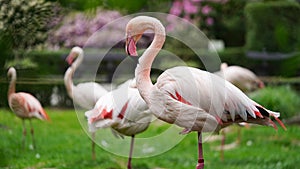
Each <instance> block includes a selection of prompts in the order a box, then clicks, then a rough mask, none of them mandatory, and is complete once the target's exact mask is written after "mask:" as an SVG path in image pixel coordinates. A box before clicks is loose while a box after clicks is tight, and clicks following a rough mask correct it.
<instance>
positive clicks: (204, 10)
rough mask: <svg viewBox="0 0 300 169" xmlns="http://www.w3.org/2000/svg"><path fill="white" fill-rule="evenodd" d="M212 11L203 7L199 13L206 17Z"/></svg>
mask: <svg viewBox="0 0 300 169" xmlns="http://www.w3.org/2000/svg"><path fill="white" fill-rule="evenodd" d="M211 11H212V8H211V7H210V6H208V5H205V6H204V7H202V10H201V12H202V13H203V14H204V15H207V14H209V13H210V12H211Z"/></svg>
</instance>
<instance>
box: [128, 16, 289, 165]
mask: <svg viewBox="0 0 300 169" xmlns="http://www.w3.org/2000/svg"><path fill="white" fill-rule="evenodd" d="M146 30H151V31H153V32H154V39H153V41H152V43H151V44H150V46H149V47H148V48H147V49H146V50H145V52H144V53H143V55H142V56H141V57H140V58H139V60H138V65H137V67H136V69H135V78H136V85H137V88H138V90H139V92H140V94H141V96H142V98H143V99H144V100H145V102H146V103H147V105H148V107H149V109H150V111H151V112H152V113H153V114H154V115H155V116H156V117H158V118H159V119H161V120H163V121H165V122H168V123H171V124H176V125H178V126H180V127H182V128H184V129H183V130H182V132H181V133H182V134H187V133H190V132H191V131H197V132H198V139H199V140H198V155H199V158H198V164H197V167H196V168H197V169H202V168H204V159H203V152H202V141H201V139H202V136H201V132H213V131H219V130H220V129H221V128H224V127H226V126H228V125H231V124H232V123H239V122H243V121H246V122H249V123H256V124H260V125H266V126H273V127H274V128H276V125H275V123H274V122H273V121H272V120H271V119H270V116H272V117H274V118H275V119H276V120H277V121H278V122H279V124H280V125H281V126H282V127H283V128H285V126H284V125H283V123H282V122H281V121H280V120H279V119H278V117H279V116H280V113H277V112H273V111H270V110H268V109H266V108H264V107H262V106H261V105H259V104H258V103H256V102H254V101H253V100H251V99H249V98H248V97H247V96H246V95H245V94H244V93H243V92H242V91H240V90H239V89H238V88H237V87H235V86H234V85H232V84H231V83H229V82H228V81H226V80H224V79H222V78H221V77H219V76H217V75H214V74H212V73H209V72H206V71H202V70H199V69H196V68H192V67H186V66H178V67H174V68H171V69H168V70H166V71H165V72H163V73H162V74H161V75H160V76H159V77H158V79H157V82H156V84H155V85H153V84H152V82H151V79H150V71H151V65H152V62H153V60H154V58H155V57H156V55H157V54H158V53H159V51H160V50H161V48H162V46H163V44H164V41H165V29H164V26H163V25H162V24H161V22H160V21H159V20H157V19H156V18H153V17H148V16H138V17H135V18H133V19H131V20H130V21H129V22H128V24H127V26H126V49H125V50H126V52H127V53H128V54H129V55H131V56H137V55H138V54H137V50H136V43H137V41H138V40H139V39H140V37H141V36H142V34H143V33H144V32H145V31H146Z"/></svg>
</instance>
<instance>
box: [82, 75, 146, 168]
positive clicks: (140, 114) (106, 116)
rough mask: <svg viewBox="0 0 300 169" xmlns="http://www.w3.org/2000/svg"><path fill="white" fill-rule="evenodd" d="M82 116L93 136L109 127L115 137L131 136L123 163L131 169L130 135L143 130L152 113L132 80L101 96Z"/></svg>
mask: <svg viewBox="0 0 300 169" xmlns="http://www.w3.org/2000/svg"><path fill="white" fill-rule="evenodd" d="M85 115H86V117H87V119H88V124H89V130H90V131H91V132H93V133H94V132H96V130H97V129H99V128H111V129H112V131H113V133H114V134H115V135H116V136H120V137H123V135H125V136H131V144H130V151H129V156H128V163H127V168H128V169H131V158H132V153H133V145H134V136H135V135H136V134H138V133H141V132H143V131H145V130H146V129H147V128H148V125H149V124H150V121H151V118H152V113H151V112H150V111H149V109H148V106H147V104H146V103H145V102H144V100H143V99H142V98H141V96H140V94H139V91H138V90H137V88H136V85H135V79H133V80H128V81H127V82H125V83H123V84H122V85H120V86H119V87H118V88H117V89H115V90H113V91H111V92H108V93H107V94H105V95H104V96H102V97H101V98H100V99H99V100H98V101H97V104H96V105H95V108H94V109H92V110H90V111H87V112H86V113H85Z"/></svg>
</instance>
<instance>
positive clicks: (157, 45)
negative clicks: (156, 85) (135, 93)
mask: <svg viewBox="0 0 300 169" xmlns="http://www.w3.org/2000/svg"><path fill="white" fill-rule="evenodd" d="M149 24H151V27H150V28H151V29H153V31H154V34H155V35H154V39H153V41H152V43H151V45H150V46H149V47H148V48H147V49H146V50H145V52H144V53H143V55H142V56H141V57H140V58H139V63H138V65H137V67H136V69H135V77H136V83H137V87H138V89H139V92H140V94H141V96H142V97H143V98H144V100H145V101H146V102H147V103H149V93H150V92H151V88H152V87H153V84H152V81H151V78H150V71H151V66H152V63H153V61H154V58H155V57H156V56H157V54H158V53H159V51H160V50H161V48H162V46H163V44H164V42H165V38H166V35H165V29H164V27H163V25H162V24H161V23H160V22H159V21H158V22H152V23H149Z"/></svg>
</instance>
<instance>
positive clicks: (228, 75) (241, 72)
mask: <svg viewBox="0 0 300 169" xmlns="http://www.w3.org/2000/svg"><path fill="white" fill-rule="evenodd" d="M220 69H221V70H220V71H219V72H216V73H215V74H217V75H220V76H222V75H223V76H224V79H226V80H227V81H229V82H230V83H232V84H233V85H235V86H236V87H238V88H239V89H240V90H241V91H243V92H250V91H254V90H257V89H259V88H264V86H265V85H264V83H263V82H262V81H261V80H260V79H259V78H258V77H257V76H256V75H255V74H254V73H253V72H252V71H251V70H249V69H246V68H243V67H241V66H228V65H227V63H222V64H221V66H220Z"/></svg>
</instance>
